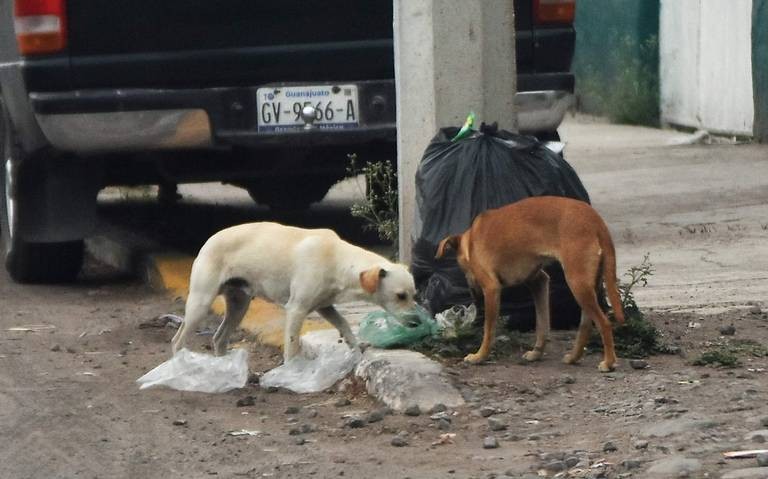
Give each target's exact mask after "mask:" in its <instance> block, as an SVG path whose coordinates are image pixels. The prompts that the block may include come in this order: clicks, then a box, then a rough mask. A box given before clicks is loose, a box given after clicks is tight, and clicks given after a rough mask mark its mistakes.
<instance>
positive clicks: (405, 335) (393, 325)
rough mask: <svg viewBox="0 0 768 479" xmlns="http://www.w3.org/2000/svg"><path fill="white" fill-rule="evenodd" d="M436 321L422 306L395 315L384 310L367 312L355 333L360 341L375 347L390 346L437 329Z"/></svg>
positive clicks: (408, 342)
mask: <svg viewBox="0 0 768 479" xmlns="http://www.w3.org/2000/svg"><path fill="white" fill-rule="evenodd" d="M438 329H439V328H438V326H437V322H435V320H434V319H432V317H431V316H430V315H429V313H427V311H426V310H425V309H424V308H416V309H414V310H412V311H410V312H407V313H403V314H400V315H398V316H395V315H393V314H390V313H388V312H386V311H374V312H372V313H368V314H367V315H366V316H365V318H363V321H362V322H361V323H360V330H359V331H358V332H357V335H358V337H359V339H360V341H362V342H366V343H369V344H371V346H375V347H377V348H391V347H394V346H405V345H408V344H412V343H415V342H416V341H418V340H420V339H421V338H424V337H426V336H433V335H435V334H436V333H437V331H438Z"/></svg>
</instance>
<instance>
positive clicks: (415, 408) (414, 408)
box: [403, 404, 421, 416]
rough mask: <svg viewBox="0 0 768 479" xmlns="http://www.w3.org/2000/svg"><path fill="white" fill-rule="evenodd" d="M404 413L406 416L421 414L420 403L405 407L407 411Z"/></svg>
mask: <svg viewBox="0 0 768 479" xmlns="http://www.w3.org/2000/svg"><path fill="white" fill-rule="evenodd" d="M403 413H404V414H405V415H406V416H419V415H421V408H419V405H418V404H413V405H411V406H408V407H407V408H405V411H404V412H403Z"/></svg>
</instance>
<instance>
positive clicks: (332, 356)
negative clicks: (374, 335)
mask: <svg viewBox="0 0 768 479" xmlns="http://www.w3.org/2000/svg"><path fill="white" fill-rule="evenodd" d="M326 336H335V337H334V339H333V340H331V341H329V340H328V339H329V338H328V337H326ZM335 338H338V333H336V332H335V331H331V330H328V331H314V332H311V333H308V334H306V335H304V336H302V338H301V342H302V346H301V353H300V354H299V355H298V356H296V357H294V358H293V359H291V360H290V361H288V362H287V363H285V364H283V365H281V366H278V367H276V368H274V369H272V370H270V371H268V372H266V373H264V375H263V376H262V377H261V379H260V380H259V384H260V385H261V387H265V388H266V387H271V386H274V387H279V388H285V389H289V390H291V391H293V392H295V393H314V392H320V391H324V390H326V389H328V388H330V387H331V386H333V385H334V384H336V383H337V382H338V381H340V380H341V379H344V378H345V377H346V376H347V374H349V373H350V372H351V371H352V369H354V367H355V366H357V363H359V362H360V359H361V358H362V353H360V350H359V349H358V348H353V349H350V348H349V347H348V346H347V345H346V344H344V343H339V342H338V341H336V340H335Z"/></svg>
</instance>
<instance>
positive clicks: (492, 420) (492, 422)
mask: <svg viewBox="0 0 768 479" xmlns="http://www.w3.org/2000/svg"><path fill="white" fill-rule="evenodd" d="M488 429H490V430H491V431H503V430H505V429H507V423H506V422H504V421H503V420H501V419H499V418H496V417H489V418H488Z"/></svg>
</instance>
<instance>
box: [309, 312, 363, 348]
mask: <svg viewBox="0 0 768 479" xmlns="http://www.w3.org/2000/svg"><path fill="white" fill-rule="evenodd" d="M317 312H318V313H320V315H321V316H322V317H324V318H325V320H326V321H328V322H329V323H331V324H332V325H333V327H335V328H336V329H337V330H338V331H339V334H340V335H341V337H342V338H344V341H346V343H347V345H348V346H349V347H350V348H353V349H354V348H356V347H357V345H358V344H357V338H356V337H355V333H353V332H352V329H350V327H349V323H347V320H346V319H344V316H342V315H341V314H339V312H338V311H337V310H336V308H334V307H333V306H326V307H325V308H320V309H318V310H317Z"/></svg>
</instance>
